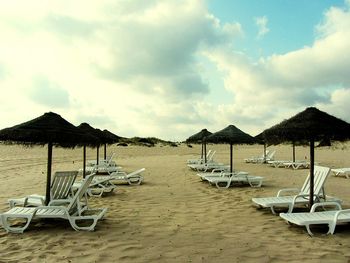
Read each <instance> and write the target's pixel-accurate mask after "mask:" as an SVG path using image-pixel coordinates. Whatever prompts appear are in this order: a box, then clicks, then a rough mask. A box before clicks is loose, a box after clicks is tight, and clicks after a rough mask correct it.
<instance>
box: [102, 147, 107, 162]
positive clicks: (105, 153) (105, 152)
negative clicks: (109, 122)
mask: <svg viewBox="0 0 350 263" xmlns="http://www.w3.org/2000/svg"><path fill="white" fill-rule="evenodd" d="M103 155H104V158H105V160H107V144H105V145H104V153H103Z"/></svg>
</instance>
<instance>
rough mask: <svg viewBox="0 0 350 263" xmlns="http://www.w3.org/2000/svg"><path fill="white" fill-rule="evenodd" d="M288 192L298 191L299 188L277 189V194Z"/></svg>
mask: <svg viewBox="0 0 350 263" xmlns="http://www.w3.org/2000/svg"><path fill="white" fill-rule="evenodd" d="M286 192H288V193H289V194H290V192H298V193H299V192H300V189H299V188H285V189H281V190H279V191H278V193H277V196H282V194H284V193H286Z"/></svg>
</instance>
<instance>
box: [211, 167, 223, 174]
mask: <svg viewBox="0 0 350 263" xmlns="http://www.w3.org/2000/svg"><path fill="white" fill-rule="evenodd" d="M217 172H221V173H222V169H220V168H215V169H213V170H212V171H211V173H212V174H214V173H217Z"/></svg>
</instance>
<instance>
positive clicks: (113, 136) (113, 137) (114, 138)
mask: <svg viewBox="0 0 350 263" xmlns="http://www.w3.org/2000/svg"><path fill="white" fill-rule="evenodd" d="M102 132H103V133H104V135H105V136H106V137H107V138H108V139H109V141H110V143H111V144H113V143H117V142H119V140H120V139H121V137H120V136H118V135H116V134H114V133H112V132H110V131H109V130H106V129H104V130H103V131H102Z"/></svg>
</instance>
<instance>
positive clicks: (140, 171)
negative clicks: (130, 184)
mask: <svg viewBox="0 0 350 263" xmlns="http://www.w3.org/2000/svg"><path fill="white" fill-rule="evenodd" d="M144 170H146V168H141V169H139V170H137V171H134V172H132V173H129V174H127V175H126V176H127V177H133V176H135V175H137V174H139V173H142V172H143V171H144Z"/></svg>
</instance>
